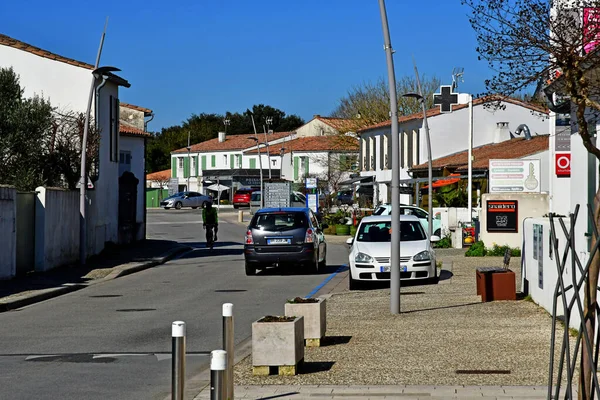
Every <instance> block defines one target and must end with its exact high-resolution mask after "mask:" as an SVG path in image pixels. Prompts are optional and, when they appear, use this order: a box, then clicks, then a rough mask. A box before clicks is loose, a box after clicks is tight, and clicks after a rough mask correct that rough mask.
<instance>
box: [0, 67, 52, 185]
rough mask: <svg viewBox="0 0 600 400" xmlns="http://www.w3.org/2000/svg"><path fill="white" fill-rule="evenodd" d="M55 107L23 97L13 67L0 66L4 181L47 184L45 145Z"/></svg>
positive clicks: (0, 172) (1, 172) (0, 149)
mask: <svg viewBox="0 0 600 400" xmlns="http://www.w3.org/2000/svg"><path fill="white" fill-rule="evenodd" d="M52 121H53V117H52V106H51V105H50V103H49V102H48V101H47V100H45V99H43V98H41V97H38V96H34V97H33V98H25V97H23V89H22V88H21V85H20V83H19V77H18V76H17V74H16V73H15V72H14V71H13V69H12V68H8V69H7V68H0V164H1V165H2V168H0V183H3V184H8V185H12V186H15V187H17V189H19V190H33V189H34V188H35V187H36V186H38V185H40V184H42V183H43V174H42V171H43V168H44V164H43V160H44V156H45V153H44V146H43V145H40V144H43V143H44V141H45V139H46V137H47V134H48V132H50V131H51V128H52Z"/></svg>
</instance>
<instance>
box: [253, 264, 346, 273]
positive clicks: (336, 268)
mask: <svg viewBox="0 0 600 400" xmlns="http://www.w3.org/2000/svg"><path fill="white" fill-rule="evenodd" d="M347 270H348V267H347V266H345V265H344V266H342V265H328V266H327V267H325V268H324V269H319V272H315V271H314V269H312V268H310V267H308V266H302V265H280V266H278V267H275V266H272V267H268V268H267V269H265V270H262V271H258V272H257V274H256V275H259V276H277V275H279V276H282V275H331V274H333V273H334V272H343V271H347Z"/></svg>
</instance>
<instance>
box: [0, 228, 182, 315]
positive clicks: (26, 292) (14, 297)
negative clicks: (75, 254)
mask: <svg viewBox="0 0 600 400" xmlns="http://www.w3.org/2000/svg"><path fill="white" fill-rule="evenodd" d="M187 250H188V247H186V246H181V245H179V244H178V243H177V242H172V241H167V240H145V241H143V242H139V243H135V244H133V245H131V246H127V247H125V246H123V247H121V246H119V247H114V248H108V249H105V250H104V251H103V252H102V253H101V254H99V255H97V256H94V257H91V258H90V259H89V260H88V262H87V264H86V265H85V266H81V265H75V266H65V267H61V268H56V269H53V270H51V271H48V272H31V273H28V274H26V275H24V276H19V277H16V278H14V279H11V280H6V281H0V312H4V311H8V310H14V309H16V308H20V307H24V306H26V305H29V304H33V303H36V302H39V301H43V300H47V299H49V298H52V297H56V296H60V295H62V294H65V293H69V292H72V291H75V290H78V289H82V288H84V287H87V286H90V285H93V284H96V283H99V282H104V281H107V280H111V279H115V278H118V277H120V276H124V275H128V274H131V273H134V272H137V271H141V270H143V269H146V268H151V267H153V266H156V265H159V264H163V263H165V262H167V261H168V260H170V259H171V258H173V257H175V256H176V255H178V254H181V253H182V252H184V251H187Z"/></svg>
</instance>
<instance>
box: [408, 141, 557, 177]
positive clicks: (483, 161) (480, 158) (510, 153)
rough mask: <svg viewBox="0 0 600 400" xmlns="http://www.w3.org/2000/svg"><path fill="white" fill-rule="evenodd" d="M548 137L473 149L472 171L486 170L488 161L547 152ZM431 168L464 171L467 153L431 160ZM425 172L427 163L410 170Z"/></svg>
mask: <svg viewBox="0 0 600 400" xmlns="http://www.w3.org/2000/svg"><path fill="white" fill-rule="evenodd" d="M549 137H550V136H549V135H539V136H533V137H532V138H531V140H526V139H525V138H516V139H511V140H507V141H504V142H501V143H491V144H486V145H484V146H480V147H475V148H473V160H474V161H473V169H487V168H488V165H489V161H490V160H491V159H492V160H493V159H514V158H523V157H527V156H530V155H532V154H536V153H539V152H542V151H544V150H548V138H549ZM431 165H432V167H433V168H444V167H452V168H456V170H457V171H464V170H466V169H467V168H468V152H467V151H466V150H465V151H461V152H460V153H455V154H450V155H449V156H446V157H441V158H436V159H435V160H432V162H431ZM421 170H423V171H424V170H427V163H426V162H425V163H423V164H419V165H417V166H414V167H413V168H412V171H421Z"/></svg>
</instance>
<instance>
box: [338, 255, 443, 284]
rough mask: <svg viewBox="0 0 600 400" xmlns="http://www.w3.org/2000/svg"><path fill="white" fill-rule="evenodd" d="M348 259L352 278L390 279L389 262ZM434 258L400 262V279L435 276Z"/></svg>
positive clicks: (367, 279) (361, 279) (362, 279)
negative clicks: (361, 261) (365, 261)
mask: <svg viewBox="0 0 600 400" xmlns="http://www.w3.org/2000/svg"><path fill="white" fill-rule="evenodd" d="M349 261H350V274H352V279H355V280H359V281H389V280H390V274H391V272H390V264H389V262H388V263H379V262H377V261H376V260H375V261H374V262H373V263H370V264H363V263H356V262H355V261H354V260H349ZM435 268H436V266H435V259H432V260H431V261H419V262H415V261H413V260H409V261H401V262H400V279H401V280H412V279H428V278H433V277H434V276H435Z"/></svg>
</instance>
